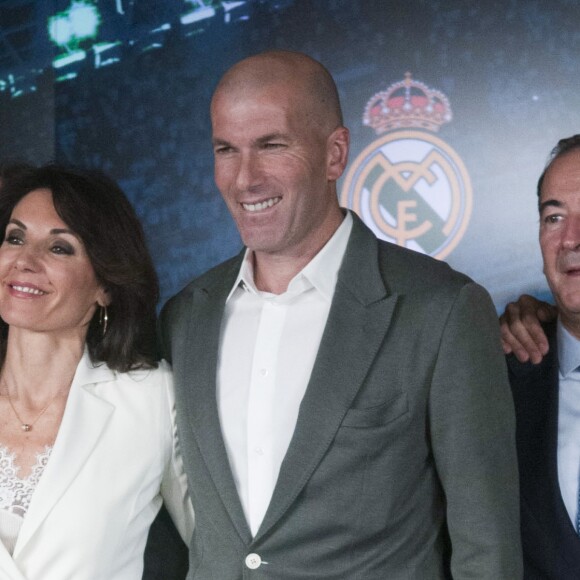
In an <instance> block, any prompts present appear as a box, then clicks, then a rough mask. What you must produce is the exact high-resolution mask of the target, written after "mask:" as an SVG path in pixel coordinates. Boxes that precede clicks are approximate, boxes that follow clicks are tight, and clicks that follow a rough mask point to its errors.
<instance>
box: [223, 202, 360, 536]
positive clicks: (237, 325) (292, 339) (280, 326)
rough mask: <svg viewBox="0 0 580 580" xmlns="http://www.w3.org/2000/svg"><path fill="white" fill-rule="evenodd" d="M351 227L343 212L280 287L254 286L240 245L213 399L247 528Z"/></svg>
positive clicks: (257, 515) (280, 448) (287, 435)
mask: <svg viewBox="0 0 580 580" xmlns="http://www.w3.org/2000/svg"><path fill="white" fill-rule="evenodd" d="M351 229H352V216H350V214H348V213H347V215H346V218H345V219H344V220H343V222H342V224H341V225H340V227H339V228H338V229H337V231H336V232H335V233H334V235H333V236H332V238H331V239H330V240H329V241H328V242H327V244H326V245H325V246H324V247H323V248H322V250H320V252H319V253H318V254H317V255H316V256H315V257H314V258H313V259H312V260H311V261H310V263H309V264H308V265H307V266H306V267H305V268H304V269H303V270H302V271H301V272H299V273H298V274H297V275H296V276H295V277H294V278H293V279H292V280H291V282H290V284H289V285H288V289H287V291H286V292H284V293H283V294H279V295H275V294H270V293H268V292H261V291H259V290H257V289H256V286H255V284H254V277H253V269H252V254H251V252H250V251H249V250H248V251H246V255H245V258H244V261H243V263H242V267H241V268H240V273H239V275H238V278H237V279H236V282H235V284H234V286H233V288H232V292H231V293H230V295H229V297H228V299H227V302H226V308H225V312H224V318H223V321H222V327H221V336H220V350H219V359H218V376H217V400H218V408H219V415H220V423H221V429H222V434H223V437H224V441H225V445H226V449H227V453H228V458H229V461H230V466H231V469H232V473H233V476H234V481H235V483H236V487H237V490H238V494H239V496H240V500H241V503H242V507H243V509H244V513H245V516H246V520H247V522H248V524H249V526H250V530H251V532H252V535H254V536H255V535H256V532H257V531H258V529H259V527H260V524H261V523H262V520H263V518H264V514H265V513H266V510H267V508H268V504H269V503H270V499H271V498H272V493H273V491H274V487H275V485H276V480H277V479H278V473H279V471H280V466H281V464H282V461H283V459H284V456H285V454H286V451H287V450H288V446H289V445H290V440H291V439H292V435H293V434H294V428H295V427H296V421H297V418H298V411H299V408H300V403H301V401H302V398H303V396H304V393H305V392H306V387H307V385H308V381H309V379H310V374H311V372H312V367H313V366H314V361H315V359H316V354H317V352H318V347H319V345H320V340H321V338H322V333H323V331H324V327H325V325H326V320H327V318H328V313H329V310H330V305H331V302H332V297H333V294H334V289H335V286H336V280H337V277H338V271H339V268H340V264H341V262H342V258H343V256H344V253H345V251H346V246H347V243H348V238H349V236H350V232H351Z"/></svg>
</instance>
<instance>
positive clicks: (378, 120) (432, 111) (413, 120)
mask: <svg viewBox="0 0 580 580" xmlns="http://www.w3.org/2000/svg"><path fill="white" fill-rule="evenodd" d="M451 119H452V114H451V106H450V105H449V100H448V99H447V97H446V96H445V95H444V94H443V93H441V92H440V91H436V90H434V89H430V88H429V87H428V86H427V85H425V84H424V83H422V82H420V81H416V80H413V79H411V73H409V72H408V73H405V79H404V80H402V81H399V82H397V83H393V84H392V85H391V86H390V87H389V88H388V89H386V90H385V91H380V92H378V93H376V94H374V95H373V96H372V97H371V98H370V100H369V102H368V103H367V106H366V107H365V112H364V116H363V123H364V124H365V125H368V126H369V127H372V128H373V129H374V130H375V131H376V132H377V135H380V134H381V133H384V132H386V131H391V130H392V129H401V128H406V127H415V128H419V129H428V130H430V131H437V130H439V127H441V125H443V124H444V123H449V121H451Z"/></svg>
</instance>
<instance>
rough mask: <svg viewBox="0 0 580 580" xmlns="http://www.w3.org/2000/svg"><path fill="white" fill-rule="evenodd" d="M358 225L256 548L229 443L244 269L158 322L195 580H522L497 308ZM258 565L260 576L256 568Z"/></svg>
mask: <svg viewBox="0 0 580 580" xmlns="http://www.w3.org/2000/svg"><path fill="white" fill-rule="evenodd" d="M353 217H354V226H353V231H352V234H351V237H350V240H349V244H348V247H347V251H346V255H345V258H344V260H343V264H342V266H341V269H340V272H339V277H338V282H337V286H336V291H335V295H334V299H333V302H332V306H331V310H330V314H329V318H328V322H327V324H326V328H325V331H324V334H323V337H322V342H321V344H320V348H319V352H318V355H317V359H316V362H315V366H314V369H313V371H312V375H311V378H310V382H309V385H308V388H307V391H306V394H305V396H304V399H303V401H302V404H301V406H300V412H299V416H298V422H297V425H296V429H295V433H294V436H293V439H292V441H291V444H290V447H289V449H288V452H287V454H286V456H285V458H284V461H283V463H282V467H281V470H280V474H279V477H278V481H277V484H276V488H275V490H274V494H273V497H272V500H271V503H270V505H269V508H268V511H267V513H266V515H265V517H264V520H263V523H262V525H261V527H260V529H259V531H258V533H257V534H256V536H255V537H254V538H252V536H251V534H250V531H249V529H248V525H247V523H246V521H245V518H244V514H243V511H242V507H241V504H240V501H239V499H238V495H237V491H236V486H235V483H234V480H233V477H232V474H231V470H230V467H229V463H228V457H227V454H226V449H225V446H224V442H223V439H222V434H221V429H220V424H219V417H218V410H217V402H216V369H217V363H218V361H217V353H218V345H219V336H220V325H221V319H222V314H223V309H224V303H225V300H226V297H227V295H228V293H229V292H230V290H231V288H232V285H233V283H234V280H235V278H236V276H237V273H238V270H239V268H240V263H241V260H242V254H240V255H239V256H238V257H236V258H234V259H232V260H230V261H228V262H225V263H224V264H222V265H220V266H218V267H217V268H214V269H213V270H211V271H209V272H208V273H206V274H205V275H203V276H202V277H201V278H199V279H197V280H195V281H194V282H192V283H191V284H190V285H189V286H187V287H186V288H185V289H184V290H183V291H182V292H181V293H180V294H178V295H177V296H176V297H175V298H173V299H172V300H171V301H170V302H169V303H168V305H167V307H166V308H165V309H164V312H163V314H162V320H161V327H162V340H163V343H164V349H165V356H166V357H167V358H168V359H170V360H171V361H172V363H173V369H174V373H175V385H176V396H177V406H178V411H177V422H178V429H179V435H180V441H181V445H182V454H183V457H184V462H185V467H186V472H187V474H188V477H189V483H190V486H191V496H192V499H193V503H194V508H195V511H196V531H195V533H194V538H193V540H192V544H191V546H190V570H189V575H188V578H189V579H191V580H194V579H195V580H239V579H242V578H244V579H252V580H254V579H255V580H306V579H317V580H321V579H324V580H356V579H360V580H379V579H380V580H385V579H387V578H388V579H389V580H398V579H406V580H410V579H413V580H426V579H428V580H433V579H439V578H447V577H449V569H450V570H451V573H452V575H453V578H470V579H473V578H489V579H490V580H492V579H493V580H498V579H509V580H515V579H518V578H520V577H521V548H520V542H519V516H518V511H519V510H518V474H517V464H516V454H515V441H514V432H515V427H514V414H513V403H512V399H511V395H510V391H509V386H508V382H507V373H506V368H505V362H504V358H503V355H502V353H501V350H500V346H499V339H498V325H497V319H496V315H495V311H494V309H493V306H492V304H491V301H490V299H489V296H488V294H487V293H486V292H485V290H483V289H482V288H481V287H480V286H478V285H476V284H475V283H473V282H472V281H471V280H470V279H469V278H467V277H466V276H464V275H462V274H459V273H456V272H454V271H453V270H451V269H450V268H449V267H448V266H447V265H446V264H444V263H442V262H438V261H436V260H433V259H431V258H429V257H426V256H423V255H420V254H417V253H414V252H411V251H408V250H405V249H402V248H399V247H397V246H393V245H391V244H388V243H384V242H379V241H378V240H377V239H376V238H375V236H374V235H373V234H372V233H371V232H370V230H368V229H367V228H366V226H365V225H364V224H363V223H362V222H361V221H360V220H359V219H358V218H357V217H356V216H353ZM249 554H257V555H258V556H259V557H260V558H261V561H262V563H261V565H259V566H258V567H257V568H255V569H251V568H250V567H248V566H247V565H246V564H245V559H246V557H247V556H248V555H249Z"/></svg>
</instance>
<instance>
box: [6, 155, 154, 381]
mask: <svg viewBox="0 0 580 580" xmlns="http://www.w3.org/2000/svg"><path fill="white" fill-rule="evenodd" d="M36 189H49V190H50V191H51V192H52V198H53V203H54V207H55V209H56V212H57V214H58V215H59V217H60V218H61V219H62V220H63V222H65V223H66V225H67V226H68V227H69V228H70V229H71V230H72V231H74V232H75V234H76V235H77V236H78V237H79V238H80V239H81V241H82V242H83V244H84V246H85V249H86V252H87V255H88V257H89V259H90V261H91V264H92V266H93V269H94V271H95V274H96V277H97V280H98V282H99V283H100V284H101V285H102V286H103V288H105V289H106V290H107V292H108V295H109V297H110V300H111V302H110V304H109V306H108V307H107V310H108V323H107V330H106V332H105V333H104V334H103V328H102V325H101V324H100V322H99V315H100V308H97V310H96V311H95V315H94V316H93V318H92V320H91V322H90V323H89V328H88V332H87V338H86V341H87V347H88V351H89V354H90V357H91V360H92V361H93V362H98V361H102V362H106V363H107V365H108V366H109V367H110V368H112V369H114V370H118V371H121V372H126V371H128V370H130V369H135V368H139V367H154V366H156V361H157V349H156V341H155V324H156V311H155V306H156V304H157V300H158V299H159V283H158V280H157V275H156V273H155V269H154V266H153V262H152V260H151V256H150V255H149V252H148V250H147V245H146V242H145V235H144V233H143V228H142V226H141V223H140V222H139V219H138V218H137V215H136V214H135V211H134V209H133V207H132V206H131V204H130V203H129V200H128V199H127V197H126V196H125V194H124V193H123V191H122V190H121V188H120V187H119V186H118V185H117V184H116V183H115V182H114V181H113V180H112V179H110V178H109V177H107V176H105V175H103V174H102V173H99V172H94V171H82V170H78V169H70V168H65V167H61V166H58V165H46V166H44V167H40V168H38V169H33V170H27V171H23V172H18V173H17V174H16V175H14V176H7V177H6V178H5V179H4V180H3V184H2V188H1V189H0V232H2V236H3V235H4V232H5V230H6V226H7V224H8V221H9V220H10V216H11V214H12V210H13V209H14V207H15V206H16V204H17V203H18V202H19V201H20V200H21V199H22V198H23V197H24V196H25V195H27V194H28V193H30V192H32V191H34V190H36ZM7 333H8V325H7V324H6V323H5V322H4V321H2V320H1V319H0V336H1V337H2V338H1V339H0V340H2V342H4V343H5V341H6V337H7ZM3 346H4V348H3V349H2V351H3V352H5V344H4V345H3Z"/></svg>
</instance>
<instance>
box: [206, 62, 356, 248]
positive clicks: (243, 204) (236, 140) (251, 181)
mask: <svg viewBox="0 0 580 580" xmlns="http://www.w3.org/2000/svg"><path fill="white" fill-rule="evenodd" d="M272 64H273V62H270V61H269V60H268V58H261V59H260V58H258V59H257V58H254V59H248V62H247V63H245V64H243V65H241V67H240V70H237V71H236V73H235V74H236V75H237V76H238V77H242V78H244V79H246V78H247V77H246V76H244V75H248V76H249V78H250V79H251V78H252V75H253V74H254V73H255V70H254V69H252V67H254V66H255V67H262V69H261V70H260V74H261V76H260V79H259V82H257V81H256V82H252V80H250V81H248V82H235V81H233V82H229V83H227V84H226V86H222V87H219V88H218V90H217V91H216V93H215V95H214V98H213V100H212V107H211V119H212V130H213V149H214V156H215V180H216V184H217V186H218V189H219V190H220V192H221V194H222V196H223V198H224V200H225V202H226V204H227V206H228V209H229V210H230V212H231V214H232V217H233V218H234V220H235V222H236V225H237V227H238V230H239V232H240V235H241V237H242V239H243V241H244V243H245V245H246V246H248V247H249V248H250V249H252V250H254V252H255V255H256V259H259V258H260V256H261V255H265V254H268V255H277V256H288V257H298V256H310V257H312V255H313V254H315V253H316V252H318V250H319V249H320V248H321V247H322V246H323V245H324V243H326V241H327V240H328V239H329V238H330V237H331V235H332V233H334V231H335V230H336V228H337V227H338V225H339V224H340V222H341V221H342V218H343V216H342V213H341V211H340V208H339V206H338V201H337V197H336V189H335V182H336V180H337V179H338V178H339V177H340V174H341V173H342V171H343V170H344V165H345V163H346V153H347V151H348V131H347V130H346V129H345V128H344V127H341V126H338V127H337V123H336V122H334V125H333V124H332V123H333V121H330V123H329V122H328V121H327V119H326V118H324V117H322V118H321V115H320V114H318V111H316V110H315V107H313V106H312V103H311V101H312V98H311V95H310V94H309V93H308V89H307V87H306V86H305V83H303V82H302V81H301V80H300V76H299V75H295V74H294V70H293V69H289V73H288V75H287V77H286V78H284V77H282V78H275V79H273V80H271V81H270V80H268V81H267V82H263V81H264V76H267V73H265V71H267V70H268V67H269V66H272ZM276 64H277V66H276V67H275V72H274V68H273V69H272V72H273V73H274V74H278V76H280V74H279V73H280V70H281V69H284V67H285V66H286V64H287V63H285V62H283V61H280V62H277V63H276ZM299 66H302V67H303V66H304V63H302V62H300V63H299ZM306 66H307V67H308V66H311V65H310V63H306ZM229 81H232V79H229ZM327 116H328V117H330V115H327Z"/></svg>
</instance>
